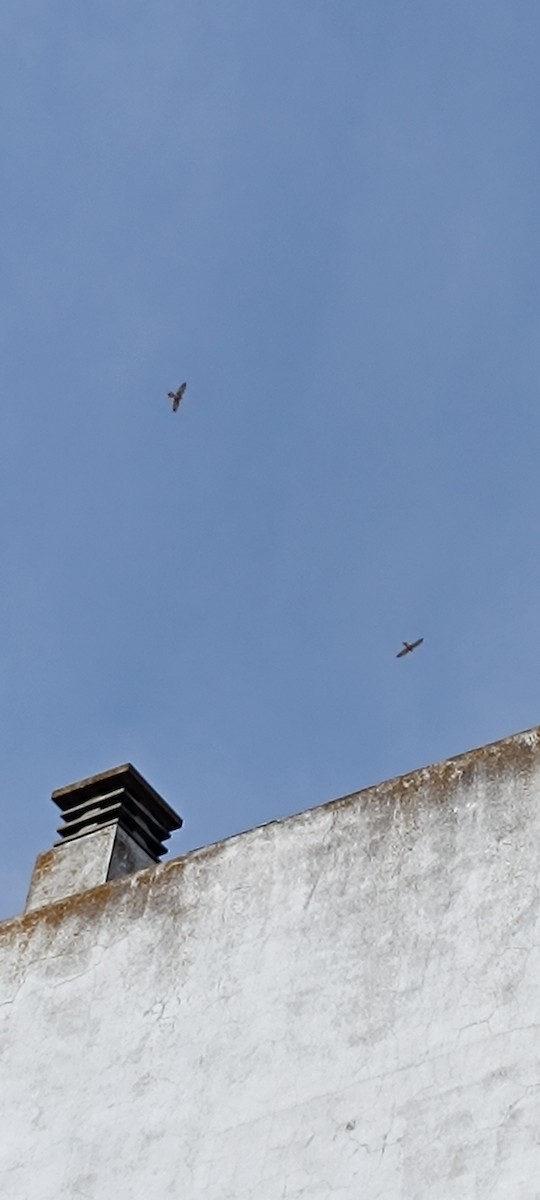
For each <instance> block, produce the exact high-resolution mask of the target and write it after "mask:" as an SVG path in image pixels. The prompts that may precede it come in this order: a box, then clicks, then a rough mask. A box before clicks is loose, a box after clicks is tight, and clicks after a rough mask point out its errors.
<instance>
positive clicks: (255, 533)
mask: <svg viewBox="0 0 540 1200" xmlns="http://www.w3.org/2000/svg"><path fill="white" fill-rule="evenodd" d="M0 34H1V37H0V55H1V58H2V63H1V71H0V93H1V106H2V112H3V122H2V127H1V133H0V137H1V147H2V160H3V168H2V175H3V186H2V189H1V192H0V210H1V226H2V233H3V237H2V270H1V280H2V283H1V303H2V322H1V328H2V348H3V353H2V384H3V387H2V392H3V403H2V409H1V418H0V420H1V427H0V428H1V440H0V453H1V473H0V489H1V490H0V504H1V513H2V520H1V558H2V583H1V588H0V616H1V628H2V646H1V655H2V669H1V690H0V695H1V731H2V732H1V739H2V752H1V793H0V794H1V800H0V817H1V849H0V915H8V914H10V913H12V912H15V911H18V910H20V909H21V908H22V906H23V903H24V896H25V892H26V888H27V885H28V882H29V878H30V873H31V870H32V866H33V861H34V858H35V856H36V854H37V853H38V852H39V851H40V850H43V849H47V848H48V847H49V846H50V845H51V844H52V841H53V839H54V836H55V835H54V830H55V826H56V824H57V821H56V810H55V808H54V807H53V805H51V803H50V800H49V796H50V792H51V790H52V789H53V788H56V787H60V786H63V785H65V784H67V783H69V782H71V781H73V780H76V779H80V778H83V777H85V776H87V775H90V774H94V773H96V772H98V771H102V770H105V769H106V768H108V767H111V766H114V765H116V764H118V763H121V762H124V761H126V760H130V761H132V762H133V763H134V764H135V765H136V766H137V768H138V769H139V770H140V771H142V773H143V774H144V775H146V777H147V778H148V779H149V781H150V782H151V783H152V784H153V785H154V786H155V787H156V788H157V789H158V790H160V791H161V792H162V794H163V795H164V796H165V798H166V799H167V800H168V801H169V802H170V803H171V804H172V805H173V806H174V807H175V808H177V810H179V811H180V812H181V813H182V814H183V816H184V818H185V827H184V830H183V831H182V833H181V834H178V835H175V837H174V838H173V839H172V841H171V852H172V853H174V854H180V853H182V852H183V850H188V849H189V848H191V847H193V846H196V845H200V844H203V843H205V842H209V841H214V840H216V839H219V838H222V837H225V836H228V835H229V834H232V833H236V832H238V831H239V830H241V829H245V828H249V827H252V826H254V825H257V824H260V823H262V822H265V821H269V820H272V819H274V818H276V817H281V816H284V815H286V814H288V813H292V812H294V811H297V810H299V809H303V808H307V807H310V806H311V805H315V804H318V803H321V802H324V801H325V800H329V799H331V798H332V797H334V796H337V795H340V794H345V793H347V792H351V791H355V790H357V789H359V788H362V787H366V786H369V785H370V784H372V783H375V782H377V781H379V780H380V779H382V778H386V777H390V776H393V775H396V774H400V773H402V772H405V771H409V770H411V769H414V768H415V767H418V766H421V765H423V764H424V763H426V762H430V761H434V760H437V759H439V758H445V757H448V756H450V755H452V754H455V753H459V752H461V751H464V750H466V749H468V748H470V747H472V746H474V745H479V744H482V743H484V742H487V741H493V740H496V739H497V738H499V737H502V736H505V735H506V734H509V733H512V732H517V731H518V730H520V729H523V728H526V727H528V726H530V725H534V724H536V723H537V722H538V721H539V719H540V707H539V699H538V695H539V693H538V660H539V655H540V623H539V621H538V609H539V600H540V562H539V555H538V499H539V485H538V469H537V460H538V445H539V437H540V406H539V403H538V391H539V386H538V381H539V378H540V270H539V266H540V239H539V216H538V214H539V210H540V204H539V201H540V155H539V135H538V116H539V104H540V82H539V74H538V46H539V37H540V9H539V7H538V4H537V3H536V2H534V3H533V2H532V0H530V2H528V0H512V2H511V3H510V0H504V2H501V0H477V2H476V3H475V4H471V3H470V0H466V2H465V0H451V2H450V0H448V2H447V0H441V2H440V3H438V4H433V3H428V0H424V2H420V0H413V2H412V3H410V4H403V2H402V0H333V2H332V3H330V0H294V3H291V0H272V3H268V2H267V0H266V2H264V3H262V2H261V0H219V3H218V2H216V0H214V2H208V3H205V2H204V0H203V2H201V0H184V2H183V3H178V0H154V2H153V3H152V4H151V5H150V4H147V3H144V4H143V3H141V2H137V0H129V3H128V2H127V0H115V3H114V4H111V3H110V0H106V2H105V0H96V2H93V3H92V2H91V3H89V4H88V5H85V6H82V5H73V4H72V3H69V2H68V0H56V2H53V3H51V4H43V3H41V2H38V0H19V3H18V4H17V5H14V4H13V5H6V6H5V7H4V10H3V14H2V16H1V17H0ZM183 379H187V380H188V391H187V395H186V399H185V402H184V404H183V405H182V407H181V409H180V411H179V413H178V414H176V416H173V414H172V413H171V411H170V408H169V401H168V400H167V395H166V394H167V392H168V391H169V389H170V388H172V387H176V386H177V385H178V384H179V383H180V382H181V380H183ZM420 635H423V636H424V637H425V643H424V645H423V646H422V648H421V649H420V650H419V651H418V653H417V654H415V655H414V656H411V657H409V658H407V659H404V660H402V661H399V662H398V661H397V660H396V659H395V657H394V656H395V653H396V651H397V650H398V649H399V645H400V643H401V641H402V639H404V638H413V637H418V636H420Z"/></svg>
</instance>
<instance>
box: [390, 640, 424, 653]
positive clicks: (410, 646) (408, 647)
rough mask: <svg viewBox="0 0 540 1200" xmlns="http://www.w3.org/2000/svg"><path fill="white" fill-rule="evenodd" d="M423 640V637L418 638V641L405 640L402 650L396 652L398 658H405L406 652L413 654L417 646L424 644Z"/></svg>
mask: <svg viewBox="0 0 540 1200" xmlns="http://www.w3.org/2000/svg"><path fill="white" fill-rule="evenodd" d="M423 640H424V639H423V638H417V640H416V642H404V643H403V650H400V651H399V653H398V654H396V658H404V657H405V655H406V654H412V652H413V650H416V647H417V646H421V645H422V642H423Z"/></svg>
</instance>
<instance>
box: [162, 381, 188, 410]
mask: <svg viewBox="0 0 540 1200" xmlns="http://www.w3.org/2000/svg"><path fill="white" fill-rule="evenodd" d="M186 388H187V383H181V384H180V387H179V388H178V391H177V392H167V395H168V397H169V400H172V410H173V412H176V410H177V408H178V405H179V404H180V401H181V400H182V399H183V397H184V392H185V390H186Z"/></svg>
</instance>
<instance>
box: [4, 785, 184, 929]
mask: <svg viewBox="0 0 540 1200" xmlns="http://www.w3.org/2000/svg"><path fill="white" fill-rule="evenodd" d="M51 799H52V800H53V801H54V803H55V804H57V805H58V808H59V809H60V811H61V813H62V821H63V824H62V825H61V826H60V828H59V829H58V831H57V832H58V833H59V834H60V838H59V840H58V841H57V842H55V845H54V847H53V849H52V850H47V851H46V852H45V853H44V854H40V855H38V858H37V859H36V865H35V867H34V871H33V874H32V879H31V881H30V890H29V892H28V899H27V901H26V911H27V912H29V911H31V910H32V909H35V908H42V907H43V906H44V905H46V904H54V902H55V901H57V900H64V899H66V897H67V896H73V895H75V894H76V893H77V892H84V891H86V890H87V889H88V888H94V887H98V885H99V884H100V883H107V881H108V880H110V879H119V878H120V876H121V875H130V874H131V873H132V872H133V871H141V870H143V869H144V868H145V867H151V866H152V865H153V864H154V863H157V862H159V860H160V858H161V856H162V854H166V853H167V851H166V849H165V846H164V845H163V843H164V842H166V841H167V840H168V838H169V837H170V836H171V833H172V832H173V830H175V829H180V827H181V825H182V818H181V817H179V816H177V814H176V813H175V812H173V809H172V808H169V805H168V804H166V802H165V800H162V798H161V796H159V795H158V793H157V792H155V791H154V789H153V787H150V784H149V783H147V782H146V780H145V779H143V777H142V775H139V772H138V771H136V770H135V767H132V765H131V763H125V764H124V766H121V767H113V769H112V771H104V772H103V774H102V775H93V776H92V777H91V778H90V779H82V780H81V781H80V782H79V783H71V784H70V785H69V787H64V788H59V789H58V791H56V792H53V794H52V797H51Z"/></svg>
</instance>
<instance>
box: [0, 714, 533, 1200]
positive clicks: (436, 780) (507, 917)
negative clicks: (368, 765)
mask: <svg viewBox="0 0 540 1200" xmlns="http://www.w3.org/2000/svg"><path fill="white" fill-rule="evenodd" d="M55 796H56V802H57V803H58V804H59V806H60V808H61V809H62V812H63V815H64V822H65V824H64V828H63V831H62V837H61V843H60V844H59V845H57V846H56V847H55V848H54V849H53V850H51V851H48V852H47V853H46V854H45V855H42V856H40V858H39V859H38V861H37V864H36V868H35V871H34V876H33V879H32V883H31V887H30V892H29V899H28V905H27V910H26V912H25V913H24V914H23V915H22V916H20V917H17V918H15V919H13V920H9V921H5V922H3V923H1V924H0V1194H1V1195H2V1196H5V1197H6V1200H63V1198H64V1197H65V1198H66V1200H67V1198H69V1200H78V1198H83V1200H109V1197H110V1198H111V1200H112V1198H113V1197H114V1200H149V1197H152V1200H165V1198H167V1200H168V1198H175V1200H179V1198H180V1197H181V1198H182V1200H464V1198H467V1200H476V1198H482V1200H484V1197H485V1198H486V1200H488V1197H489V1200H533V1198H534V1200H538V1198H539V1197H540V1040H539V1027H540V999H539V997H540V887H539V874H540V729H535V730H532V731H529V732H527V733H523V734H519V735H517V736H515V737H512V738H509V739H507V740H505V741H502V742H499V743H496V744H495V745H490V746H485V747H483V748H481V749H479V750H474V751H472V752H470V753H468V754H465V755H462V756H460V757H457V758H455V759H451V760H449V761H447V762H444V763H442V764H439V765H436V766H433V767H429V768H426V769H422V770H419V771H415V772H413V773H412V774H410V775H407V776H404V777H401V778H398V779H394V780H390V781H389V782H387V783H383V784H380V785H379V786H377V787H373V788H370V789H368V790H366V791H363V792H360V793H358V794H355V795H352V796H347V797H345V798H343V799H340V800H336V801H333V802H331V803H329V804H326V805H323V806H322V807H320V808H317V809H312V810H310V811H308V812H305V813H302V814H301V815H299V816H295V817H291V818H289V819H287V820H284V821H280V822H276V823H274V824H271V825H267V826H264V827H262V828H259V829H254V830H253V831H251V832H248V833H245V834H242V835H240V836H239V837H235V838H231V839H229V840H227V841H225V842H222V843H219V844H217V845H213V846H210V847H207V848H205V849H202V850H198V851H195V852H193V853H190V854H188V855H187V856H186V857H184V858H180V859H176V860H174V861H171V862H169V863H159V862H155V859H156V858H159V855H160V854H161V852H162V850H163V839H164V838H166V837H167V836H168V833H169V832H170V830H171V829H172V828H174V827H175V822H176V825H178V823H179V819H178V818H176V815H175V814H174V812H173V811H172V810H171V809H169V808H168V806H167V805H164V804H163V802H162V801H161V800H160V798H159V797H156V793H154V792H153V791H152V789H151V788H149V787H148V785H146V784H145V782H144V780H142V779H141V777H140V776H138V775H137V772H134V771H133V769H132V768H129V767H123V768H118V769H117V771H116V772H111V773H108V774H106V775H104V776H98V777H96V778H95V779H94V780H90V781H83V782H82V783H81V784H78V785H75V786H74V787H73V788H68V789H63V790H62V792H59V793H56V794H55ZM148 863H150V864H152V865H148Z"/></svg>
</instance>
